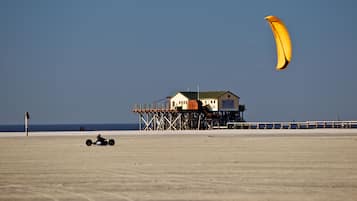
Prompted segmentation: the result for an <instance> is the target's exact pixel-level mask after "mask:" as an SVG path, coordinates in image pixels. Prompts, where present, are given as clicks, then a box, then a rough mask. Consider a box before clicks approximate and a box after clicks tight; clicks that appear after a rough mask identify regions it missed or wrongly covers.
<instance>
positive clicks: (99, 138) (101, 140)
mask: <svg viewBox="0 0 357 201" xmlns="http://www.w3.org/2000/svg"><path fill="white" fill-rule="evenodd" d="M114 144H115V141H114V139H109V140H107V139H105V138H104V137H102V136H101V135H100V134H98V135H97V140H96V141H94V142H93V141H92V140H91V139H87V140H86V145H87V146H91V145H99V146H106V145H110V146H113V145H114Z"/></svg>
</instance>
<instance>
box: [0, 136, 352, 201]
mask: <svg viewBox="0 0 357 201" xmlns="http://www.w3.org/2000/svg"><path fill="white" fill-rule="evenodd" d="M96 133H98V132H39V133H30V136H29V137H25V136H23V135H24V133H0V200H15V201H16V200H33V201H35V200H36V201H38V200H56V201H58V200H89V201H92V200H105V201H109V200H128V201H132V200H242V201H243V200H244V201H247V200H248V201H249V200H296V201H298V200H299V201H300V200H321V201H326V200H336V201H340V200H344V201H346V200H347V201H348V200H351V201H352V200H356V199H357V157H356V156H357V130H356V129H355V130H353V129H348V130H344V129H339V130H335V129H321V130H319V129H316V130H307V131H305V130H296V131H286V130H266V131H260V130H247V131H236V130H219V131H217V130H214V131H203V132H199V131H184V132H181V133H177V132H169V131H157V132H139V131H121V132H118V131H106V132H102V134H103V135H104V136H106V137H110V138H114V139H115V140H116V145H115V146H113V147H109V146H108V147H98V146H91V147H87V146H86V145H85V144H84V142H85V140H86V139H87V138H95V134H96Z"/></svg>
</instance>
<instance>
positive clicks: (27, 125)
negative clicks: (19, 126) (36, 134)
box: [25, 112, 30, 136]
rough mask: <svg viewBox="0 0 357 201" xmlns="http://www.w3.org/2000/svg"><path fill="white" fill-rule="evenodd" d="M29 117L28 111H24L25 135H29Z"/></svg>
mask: <svg viewBox="0 0 357 201" xmlns="http://www.w3.org/2000/svg"><path fill="white" fill-rule="evenodd" d="M29 119H30V114H29V113H28V112H25V132H26V136H29V124H28V121H29Z"/></svg>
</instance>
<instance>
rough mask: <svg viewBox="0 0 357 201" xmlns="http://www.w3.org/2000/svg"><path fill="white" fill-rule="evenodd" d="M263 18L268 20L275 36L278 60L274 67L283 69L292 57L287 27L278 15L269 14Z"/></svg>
mask: <svg viewBox="0 0 357 201" xmlns="http://www.w3.org/2000/svg"><path fill="white" fill-rule="evenodd" d="M265 19H266V20H267V21H268V22H269V24H270V27H271V30H272V32H273V34H274V38H275V43H276V51H277V55H276V56H277V60H278V61H277V64H276V69H277V70H283V69H285V68H286V67H287V66H288V64H289V63H290V61H291V57H292V46H291V40H290V36H289V32H288V29H287V28H286V26H285V25H284V23H283V22H282V21H281V20H280V19H279V18H278V17H275V16H272V15H270V16H267V17H265Z"/></svg>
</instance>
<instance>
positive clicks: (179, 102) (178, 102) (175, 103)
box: [170, 93, 188, 110]
mask: <svg viewBox="0 0 357 201" xmlns="http://www.w3.org/2000/svg"><path fill="white" fill-rule="evenodd" d="M187 106H188V98H186V96H184V95H182V94H181V93H177V94H176V95H175V96H174V97H172V98H171V99H170V109H171V110H174V109H176V108H177V107H182V109H183V110H187Z"/></svg>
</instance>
